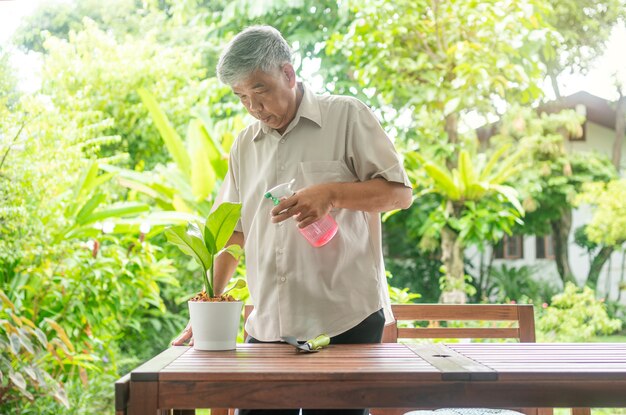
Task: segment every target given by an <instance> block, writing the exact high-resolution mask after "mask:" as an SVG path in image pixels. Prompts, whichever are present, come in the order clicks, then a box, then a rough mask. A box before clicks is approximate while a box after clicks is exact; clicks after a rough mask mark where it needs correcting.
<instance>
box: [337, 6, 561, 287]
mask: <svg viewBox="0 0 626 415" xmlns="http://www.w3.org/2000/svg"><path fill="white" fill-rule="evenodd" d="M353 11H354V13H355V19H354V20H353V22H352V23H351V24H350V26H349V27H348V29H347V30H346V31H345V32H342V33H338V34H336V35H334V36H333V37H331V40H330V41H329V43H328V46H327V53H328V54H331V55H334V54H337V55H340V56H343V57H345V59H347V60H348V62H350V63H351V64H352V67H351V68H350V70H351V72H350V73H351V75H352V76H353V77H354V78H355V79H356V80H357V81H358V82H359V86H360V87H361V88H364V90H365V91H366V93H367V94H368V95H370V96H379V97H380V100H381V102H382V103H383V104H384V105H387V106H391V107H392V108H393V109H394V110H395V111H389V112H390V113H392V114H395V115H396V117H397V114H408V115H409V116H410V119H411V120H410V122H409V123H407V124H408V125H406V126H405V128H404V130H403V131H399V133H400V135H404V134H403V133H404V132H406V135H404V136H406V137H409V138H413V139H414V141H409V142H407V146H409V147H415V146H418V147H419V148H420V153H421V154H422V156H423V158H424V159H425V160H428V161H433V162H435V163H436V164H437V165H439V166H440V167H441V168H442V169H443V168H445V169H447V171H448V172H449V173H451V172H452V170H453V169H454V168H457V166H458V170H459V171H460V170H461V165H462V163H466V161H461V156H460V155H461V154H462V153H463V151H468V154H469V153H472V148H473V146H475V138H474V137H473V136H472V134H471V133H463V131H467V128H463V127H464V126H463V125H462V124H463V122H464V120H465V118H466V116H467V115H468V114H469V113H478V114H482V115H487V114H494V113H497V112H498V111H497V110H496V108H495V104H494V103H495V102H496V101H498V100H500V101H505V102H524V103H530V102H532V101H533V100H534V99H536V98H537V97H538V96H539V95H540V93H541V90H540V88H539V87H538V83H539V82H540V79H541V76H542V73H541V69H540V67H539V65H538V60H537V59H536V58H535V57H536V56H537V54H538V50H539V49H540V48H541V47H542V41H541V39H542V38H544V37H545V36H546V35H547V34H548V33H550V32H551V31H550V28H549V27H548V25H547V24H546V23H545V22H544V21H543V18H542V16H543V13H544V9H542V7H541V2H536V1H532V0H527V1H522V2H519V1H505V2H481V3H476V2H474V1H469V0H456V1H446V2H444V1H425V0H422V1H409V0H404V1H393V2H392V1H388V0H373V1H368V2H365V4H359V6H358V7H356V6H355V7H354V9H353ZM382 110H383V111H384V107H383V109H382ZM416 167H417V168H419V165H416ZM418 175H419V174H418ZM418 184H419V183H418ZM427 187H428V186H427ZM441 194H442V195H444V201H443V202H442V203H443V205H446V206H447V207H446V208H445V209H444V210H445V211H446V212H447V213H446V215H445V217H446V218H449V223H457V224H467V222H466V221H464V220H462V218H464V217H466V215H468V216H471V214H472V209H473V208H474V206H472V205H470V204H466V203H465V202H466V201H465V199H464V197H465V196H461V197H460V198H458V199H455V198H450V194H449V193H446V192H442V193H441ZM502 200H505V199H502ZM469 201H471V202H475V201H474V200H473V199H470V200H468V202H469ZM487 206H489V208H490V209H495V210H494V211H492V212H491V213H493V214H496V213H497V212H498V211H499V210H500V209H501V208H502V206H503V205H502V204H497V203H496V204H486V205H484V206H482V207H481V208H480V209H478V210H477V211H479V212H483V211H484V209H485V208H486V207H487ZM491 213H490V214H491ZM460 232H462V229H461V228H460V227H459V226H452V227H450V226H448V227H446V228H445V230H442V232H441V233H440V234H439V235H440V236H442V240H441V244H442V245H441V253H442V255H443V258H453V257H455V256H457V258H455V259H454V264H455V265H452V264H451V263H448V266H446V272H448V273H451V274H453V276H451V279H450V281H456V282H455V284H453V285H454V286H455V287H457V288H460V289H462V287H463V283H462V281H463V280H464V273H463V269H462V268H463V267H462V263H463V261H462V254H461V256H460V257H458V252H459V251H458V249H460V248H461V247H462V246H463V244H462V243H460V242H461V240H462V239H463V238H461V240H459V236H460ZM463 232H464V231H463ZM450 247H454V249H453V250H452V251H451V250H450ZM451 252H455V254H454V255H452V256H449V255H448V254H449V253H451ZM460 252H462V251H460ZM447 261H449V259H443V262H444V263H446V262H447ZM459 264H461V266H459ZM459 282H460V283H459Z"/></svg>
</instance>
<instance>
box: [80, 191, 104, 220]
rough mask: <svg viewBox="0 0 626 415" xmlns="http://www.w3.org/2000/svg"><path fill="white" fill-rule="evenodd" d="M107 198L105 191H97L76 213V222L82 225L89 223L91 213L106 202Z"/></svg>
mask: <svg viewBox="0 0 626 415" xmlns="http://www.w3.org/2000/svg"><path fill="white" fill-rule="evenodd" d="M105 199H106V195H105V194H104V193H96V194H95V195H93V196H92V197H91V198H90V199H89V200H88V201H87V203H85V204H84V205H83V207H82V209H81V210H80V211H79V212H78V214H77V215H76V223H78V224H80V225H84V224H85V223H87V221H86V220H87V218H88V216H89V214H90V213H91V212H93V211H94V210H95V209H96V208H97V207H98V206H99V205H100V204H101V203H102V202H104V200H105Z"/></svg>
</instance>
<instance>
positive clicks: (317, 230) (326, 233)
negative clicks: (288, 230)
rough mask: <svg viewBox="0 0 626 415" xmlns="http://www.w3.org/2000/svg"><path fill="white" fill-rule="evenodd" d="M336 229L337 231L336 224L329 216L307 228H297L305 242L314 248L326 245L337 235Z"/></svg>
mask: <svg viewBox="0 0 626 415" xmlns="http://www.w3.org/2000/svg"><path fill="white" fill-rule="evenodd" d="M337 229H339V227H338V226H337V222H335V219H333V217H332V216H330V215H326V216H324V217H323V218H322V219H320V220H318V221H317V222H313V223H312V224H310V225H309V226H307V227H304V228H298V230H299V231H300V233H301V234H302V235H303V236H304V237H305V238H306V240H307V241H309V243H310V244H311V245H313V246H314V247H316V248H317V247H320V246H323V245H326V244H327V243H328V242H329V241H330V240H331V239H333V236H335V235H336V234H337Z"/></svg>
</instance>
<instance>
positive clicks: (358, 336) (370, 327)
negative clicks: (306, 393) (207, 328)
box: [237, 309, 385, 415]
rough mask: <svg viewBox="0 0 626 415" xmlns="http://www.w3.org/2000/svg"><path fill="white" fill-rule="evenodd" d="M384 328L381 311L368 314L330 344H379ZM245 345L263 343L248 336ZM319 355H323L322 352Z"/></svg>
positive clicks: (285, 412)
mask: <svg viewBox="0 0 626 415" xmlns="http://www.w3.org/2000/svg"><path fill="white" fill-rule="evenodd" d="M384 327H385V315H384V313H383V310H382V309H381V310H378V311H376V312H375V313H373V314H370V315H369V316H368V317H367V318H366V319H365V320H363V321H362V322H360V323H359V324H357V325H356V326H354V327H353V328H351V329H350V330H348V331H345V332H343V333H341V334H338V335H337V336H334V337H331V338H330V344H365V343H380V342H381V340H382V338H383V329H384ZM246 343H263V342H261V341H259V340H257V339H255V338H254V337H251V336H248V338H247V339H246ZM321 353H324V352H323V351H322V352H321ZM299 412H300V410H299V409H238V410H237V414H238V415H297V414H298V413H299ZM368 414H369V409H303V410H302V415H368Z"/></svg>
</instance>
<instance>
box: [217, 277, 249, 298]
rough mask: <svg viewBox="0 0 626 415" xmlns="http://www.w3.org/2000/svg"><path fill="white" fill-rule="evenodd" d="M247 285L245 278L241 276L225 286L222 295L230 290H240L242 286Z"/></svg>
mask: <svg viewBox="0 0 626 415" xmlns="http://www.w3.org/2000/svg"><path fill="white" fill-rule="evenodd" d="M247 285H248V284H247V283H246V280H244V279H243V278H237V279H236V280H235V281H234V282H233V283H232V284H231V285H230V286H229V287H228V288H226V290H224V292H223V293H222V295H224V294H226V293H227V292H230V291H232V290H241V289H242V288H245V287H246V286H247Z"/></svg>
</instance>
